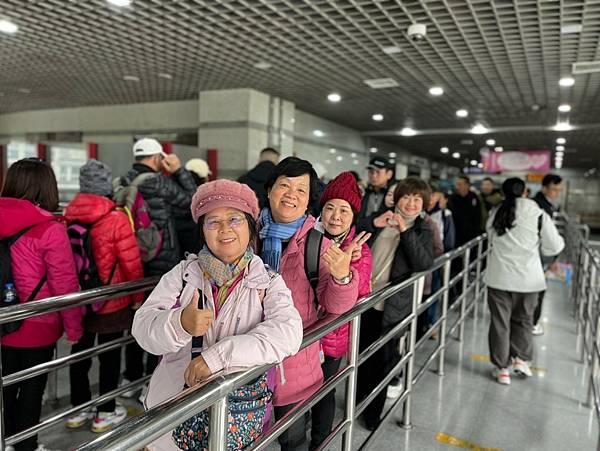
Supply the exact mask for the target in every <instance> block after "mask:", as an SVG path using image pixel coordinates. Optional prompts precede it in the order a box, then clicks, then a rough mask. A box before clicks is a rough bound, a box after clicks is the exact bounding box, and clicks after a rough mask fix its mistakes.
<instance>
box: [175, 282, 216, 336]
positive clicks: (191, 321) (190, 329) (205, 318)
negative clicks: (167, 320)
mask: <svg viewBox="0 0 600 451" xmlns="http://www.w3.org/2000/svg"><path fill="white" fill-rule="evenodd" d="M199 298H200V295H199V294H198V290H194V295H193V297H192V300H191V301H190V303H189V304H188V305H187V306H186V307H185V308H184V309H183V312H181V325H182V326H183V328H184V329H185V331H186V332H187V333H188V334H190V335H191V336H192V337H200V336H202V335H204V334H205V333H206V332H207V331H208V329H209V328H210V326H211V324H212V322H213V312H212V311H211V310H209V309H202V308H200V307H199V306H198V299H199Z"/></svg>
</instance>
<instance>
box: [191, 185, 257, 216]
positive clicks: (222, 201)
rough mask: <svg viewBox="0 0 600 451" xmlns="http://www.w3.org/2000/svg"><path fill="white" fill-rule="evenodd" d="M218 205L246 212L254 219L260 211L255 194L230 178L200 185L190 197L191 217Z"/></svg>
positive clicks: (204, 212) (203, 213)
mask: <svg viewBox="0 0 600 451" xmlns="http://www.w3.org/2000/svg"><path fill="white" fill-rule="evenodd" d="M219 207H230V208H235V209H237V210H240V211H243V212H244V213H248V214H249V215H250V216H252V217H253V218H254V219H255V220H256V219H257V218H258V214H259V212H260V210H259V208H258V201H257V200H256V194H254V191H252V190H251V189H250V187H249V186H248V185H245V184H243V183H238V182H233V181H231V180H215V181H214V182H208V183H204V184H202V185H200V186H199V187H198V190H197V191H196V194H194V197H193V198H192V217H193V218H194V221H195V222H198V218H199V217H200V216H202V215H205V214H206V213H208V212H209V211H211V210H214V209H215V208H219Z"/></svg>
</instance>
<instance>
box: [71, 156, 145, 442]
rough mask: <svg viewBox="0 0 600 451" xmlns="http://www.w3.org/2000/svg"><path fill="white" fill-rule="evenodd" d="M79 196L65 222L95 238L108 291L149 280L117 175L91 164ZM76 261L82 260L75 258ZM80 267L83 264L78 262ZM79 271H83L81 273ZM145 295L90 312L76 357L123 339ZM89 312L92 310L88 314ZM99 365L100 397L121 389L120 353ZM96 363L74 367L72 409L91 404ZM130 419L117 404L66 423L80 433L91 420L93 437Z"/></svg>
mask: <svg viewBox="0 0 600 451" xmlns="http://www.w3.org/2000/svg"><path fill="white" fill-rule="evenodd" d="M79 186H80V192H79V193H78V194H77V195H76V196H75V198H74V199H73V200H72V201H71V202H70V203H69V204H68V205H67V207H66V209H65V218H66V220H67V223H68V224H69V225H70V228H69V231H71V227H72V226H73V225H77V226H78V227H83V228H84V229H86V232H85V233H87V234H89V237H90V244H91V252H92V257H93V259H94V263H95V264H96V268H97V271H98V274H97V275H98V277H99V279H100V281H101V283H102V284H103V285H111V284H116V283H122V282H130V281H133V280H137V279H141V278H143V277H144V272H143V269H142V260H141V257H140V250H139V248H138V244H137V241H136V238H135V235H134V233H133V229H132V227H131V223H130V221H129V218H128V217H127V215H126V214H125V213H124V212H122V211H119V210H117V209H116V205H115V203H114V202H113V201H112V200H111V195H112V171H111V169H110V167H109V166H107V165H106V164H104V163H102V162H100V161H96V160H90V161H88V162H87V163H86V164H84V165H83V166H82V167H81V168H80V170H79ZM76 257H77V255H76ZM75 261H76V262H80V261H81V258H75ZM78 270H79V271H80V274H81V271H82V270H83V268H82V267H78ZM142 299H143V294H142V293H138V294H133V295H129V296H123V297H120V298H117V299H111V300H109V301H106V302H105V303H104V304H102V305H101V306H99V308H98V309H96V308H93V309H91V311H88V313H87V315H86V316H85V317H84V321H83V326H84V330H85V332H84V334H83V337H81V339H80V340H79V341H78V342H77V343H75V344H74V345H73V346H72V350H71V352H72V353H75V352H79V351H83V350H85V349H89V348H91V347H93V346H94V344H95V343H96V340H97V341H98V345H101V344H103V343H106V342H109V341H112V340H116V339H118V338H121V337H123V334H124V332H125V331H126V330H128V329H129V328H130V327H131V321H132V319H133V311H132V309H131V307H132V306H133V305H136V304H139V303H140V302H141V301H142ZM88 310H90V309H88ZM98 359H99V360H100V389H99V391H100V395H103V394H104V393H108V392H110V391H112V390H114V389H116V388H117V387H118V385H119V375H120V373H121V350H120V349H119V348H117V349H114V350H111V351H107V352H104V353H102V354H100V355H99V356H98ZM91 365H92V360H91V359H86V360H83V361H80V362H76V363H74V364H73V365H71V366H70V367H69V376H70V383H71V404H72V405H73V406H78V405H81V404H83V403H85V402H88V401H89V400H91V399H92V397H91V391H90V383H89V379H88V373H89V370H90V367H91ZM126 417H127V410H126V409H125V407H123V406H120V405H117V404H115V401H114V400H110V401H107V402H105V403H103V404H100V405H99V406H98V412H97V413H96V412H95V410H92V409H87V410H84V411H81V412H79V413H77V414H75V415H74V416H72V417H70V418H68V419H67V423H66V426H67V427H68V428H78V427H81V426H83V425H85V424H86V423H87V422H88V421H90V420H92V431H93V432H104V431H106V430H109V429H111V428H113V427H114V426H115V425H117V424H119V423H120V422H122V421H123V420H125V419H126Z"/></svg>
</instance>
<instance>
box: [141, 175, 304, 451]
mask: <svg viewBox="0 0 600 451" xmlns="http://www.w3.org/2000/svg"><path fill="white" fill-rule="evenodd" d="M191 213H192V217H193V218H194V221H195V222H196V223H197V227H198V228H197V236H198V242H199V244H200V247H201V250H200V252H199V253H198V255H189V256H188V257H187V259H186V260H183V261H182V262H180V263H179V264H178V265H176V266H175V267H174V268H173V269H172V270H171V271H169V272H168V273H166V274H165V275H164V276H163V277H162V278H161V280H160V282H159V283H158V285H157V286H156V288H155V289H154V290H153V291H152V293H151V294H150V296H149V297H148V299H147V300H146V302H145V303H144V304H143V305H142V306H141V307H140V309H139V310H138V311H137V313H136V315H135V318H134V321H133V329H132V334H133V336H134V337H135V338H136V340H137V341H138V343H139V344H140V346H142V348H144V349H145V350H147V351H148V352H150V353H152V354H155V355H160V356H163V358H162V359H161V362H160V364H159V365H158V367H157V368H156V370H155V371H154V374H153V375H152V379H151V380H150V386H149V389H148V395H147V397H146V402H145V406H146V408H151V407H153V406H155V405H157V404H159V403H161V402H163V401H165V400H167V399H170V398H172V397H174V396H176V395H177V394H178V393H180V392H181V391H182V390H183V389H184V388H186V387H191V386H194V385H196V384H198V383H200V382H202V381H203V380H205V379H206V378H208V377H209V376H211V375H212V374H215V373H219V372H223V373H225V374H227V373H230V372H234V371H239V370H243V369H245V368H249V367H254V366H260V365H267V364H273V363H280V362H281V361H282V360H283V359H284V358H285V357H287V356H290V355H293V354H295V353H296V352H297V351H298V349H300V345H301V343H302V320H301V318H300V314H299V313H298V311H297V310H296V309H295V307H294V304H293V301H292V296H291V293H290V290H289V289H288V288H287V286H286V284H285V282H284V280H283V278H282V277H281V276H280V275H279V274H277V273H276V272H274V271H272V270H271V269H270V268H269V267H267V266H266V265H265V264H264V263H263V261H262V259H261V258H260V257H259V256H257V255H256V254H255V253H254V245H255V243H256V239H257V225H256V220H257V218H258V215H259V208H258V201H257V199H256V195H255V194H254V192H253V191H252V190H251V189H250V188H249V187H248V186H247V185H244V184H241V183H238V182H233V181H229V180H217V181H213V182H208V183H205V184H203V185H201V186H200V187H198V189H197V191H196V194H195V195H194V197H193V199H192V205H191ZM272 390H273V387H271V386H270V385H269V383H268V379H267V373H265V374H263V375H262V376H260V377H258V378H257V379H256V380H255V381H253V382H251V383H249V384H248V385H245V386H242V387H239V388H237V389H235V390H234V391H233V392H232V393H231V394H230V396H229V415H228V418H229V432H228V435H227V442H228V443H227V448H228V449H230V448H231V449H233V448H235V449H238V448H241V447H243V448H245V447H248V446H250V445H251V444H252V443H253V442H254V441H255V440H256V439H257V438H259V437H260V436H261V434H262V430H263V425H264V424H268V421H269V418H268V416H269V413H270V412H271V408H270V404H271V399H272V397H273V391H272ZM248 393H252V394H253V395H252V399H248ZM241 397H245V400H244V401H243V402H242V401H240V398H241ZM242 404H243V405H242ZM240 411H242V412H240ZM208 426H209V415H208V411H203V412H200V413H197V414H196V415H194V416H193V417H192V418H190V419H189V420H187V421H186V422H184V423H183V424H182V425H180V426H178V427H176V428H175V430H174V431H172V432H171V433H168V434H166V435H163V436H162V437H160V438H159V439H158V440H156V441H155V442H153V443H151V444H150V445H148V449H150V450H160V451H167V450H178V449H207V448H208V435H207V434H204V431H205V429H206V428H208Z"/></svg>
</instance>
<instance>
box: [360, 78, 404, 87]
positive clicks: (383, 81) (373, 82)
mask: <svg viewBox="0 0 600 451" xmlns="http://www.w3.org/2000/svg"><path fill="white" fill-rule="evenodd" d="M363 83H365V84H366V85H367V86H368V87H369V88H371V89H386V88H397V87H398V86H400V83H398V82H397V81H396V80H394V79H393V78H372V79H369V80H363Z"/></svg>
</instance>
